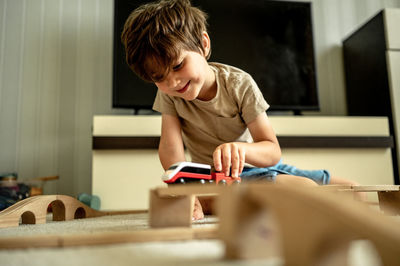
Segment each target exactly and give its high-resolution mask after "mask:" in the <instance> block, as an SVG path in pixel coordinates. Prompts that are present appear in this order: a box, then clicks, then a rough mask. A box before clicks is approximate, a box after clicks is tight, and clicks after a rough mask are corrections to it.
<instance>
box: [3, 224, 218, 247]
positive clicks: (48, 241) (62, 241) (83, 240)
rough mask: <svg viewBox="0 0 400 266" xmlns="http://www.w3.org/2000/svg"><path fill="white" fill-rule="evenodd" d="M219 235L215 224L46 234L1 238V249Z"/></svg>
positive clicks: (110, 243)
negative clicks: (192, 226)
mask: <svg viewBox="0 0 400 266" xmlns="http://www.w3.org/2000/svg"><path fill="white" fill-rule="evenodd" d="M215 238H217V228H216V227H199V228H179V227H174V228H160V229H147V230H140V231H123V232H104V233H95V234H83V235H82V234H79V235H77V234H72V235H44V236H26V237H4V238H0V249H24V248H49V247H58V248H60V247H74V246H92V245H112V244H122V243H141V242H159V241H178V240H179V241H182V240H194V239H215Z"/></svg>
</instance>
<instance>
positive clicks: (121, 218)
mask: <svg viewBox="0 0 400 266" xmlns="http://www.w3.org/2000/svg"><path fill="white" fill-rule="evenodd" d="M50 219H51V217H49V221H48V223H47V224H43V225H20V226H19V227H15V228H3V229H0V239H1V238H5V237H21V236H42V235H48V234H51V235H55V234H58V235H63V234H96V233H100V232H123V231H128V232H129V231H133V230H143V229H147V228H148V224H147V214H130V215H118V216H106V217H99V218H92V219H80V220H73V221H66V222H53V221H51V220H50ZM216 223H217V219H216V218H215V217H206V218H205V219H204V220H201V221H197V222H195V223H194V224H193V227H201V226H216ZM373 252H374V250H373V248H372V249H371V245H370V244H369V243H368V242H366V241H357V242H354V244H353V245H352V247H351V252H350V255H349V262H350V264H349V265H363V266H369V265H379V263H378V262H377V260H376V257H375V256H373ZM371 254H372V256H371ZM0 265H7V266H13V265H29V266H36V265H37V266H39V265H40V266H47V265H49V266H57V265H60V266H63V265H65V266H67V265H68V266H71V265H74V266H75V265H77V266H79V265H82V266H83V265H84V266H88V265H96V266H103V265H104V266H106V265H107V266H109V265H163V266H164V265H166V266H169V265H178V266H180V265H182V266H183V265H185V266H186V265H189V266H197V265H216V266H219V265H221V266H224V265H250V266H251V265H274V266H275V265H283V263H282V261H281V260H280V259H279V258H271V259H268V260H245V261H229V260H225V259H224V246H223V244H222V243H221V242H220V241H218V240H190V241H169V242H151V243H150V242H149V243H128V244H117V245H101V246H86V247H68V248H36V249H21V250H0Z"/></svg>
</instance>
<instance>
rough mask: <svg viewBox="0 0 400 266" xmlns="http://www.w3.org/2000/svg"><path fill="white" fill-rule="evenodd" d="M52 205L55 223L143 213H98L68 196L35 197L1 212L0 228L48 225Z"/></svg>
mask: <svg viewBox="0 0 400 266" xmlns="http://www.w3.org/2000/svg"><path fill="white" fill-rule="evenodd" d="M49 205H51V208H52V212H53V221H68V220H73V219H79V218H91V217H100V216H106V215H118V214H128V213H137V212H143V211H97V210H94V209H92V208H90V207H89V206H87V205H85V204H83V203H82V202H80V201H78V200H77V199H75V198H73V197H70V196H66V195H44V196H34V197H30V198H27V199H24V200H21V201H19V202H17V203H16V204H14V205H12V206H10V207H8V208H7V209H5V210H3V211H1V212H0V228H4V227H14V226H18V225H19V224H20V221H21V222H22V224H43V223H46V216H47V209H48V206H49Z"/></svg>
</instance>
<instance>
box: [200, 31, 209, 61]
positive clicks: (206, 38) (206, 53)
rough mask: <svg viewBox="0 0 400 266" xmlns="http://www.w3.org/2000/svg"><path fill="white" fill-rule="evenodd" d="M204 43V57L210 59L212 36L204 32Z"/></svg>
mask: <svg viewBox="0 0 400 266" xmlns="http://www.w3.org/2000/svg"><path fill="white" fill-rule="evenodd" d="M202 43H203V49H204V56H205V57H206V58H208V57H209V54H210V51H211V40H210V36H208V33H207V32H205V31H203V36H202Z"/></svg>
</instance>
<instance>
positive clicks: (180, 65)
mask: <svg viewBox="0 0 400 266" xmlns="http://www.w3.org/2000/svg"><path fill="white" fill-rule="evenodd" d="M182 63H183V61H182V62H180V63H179V64H177V65H176V66H174V67H173V68H172V69H173V70H178V69H180V68H181V67H182Z"/></svg>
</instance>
